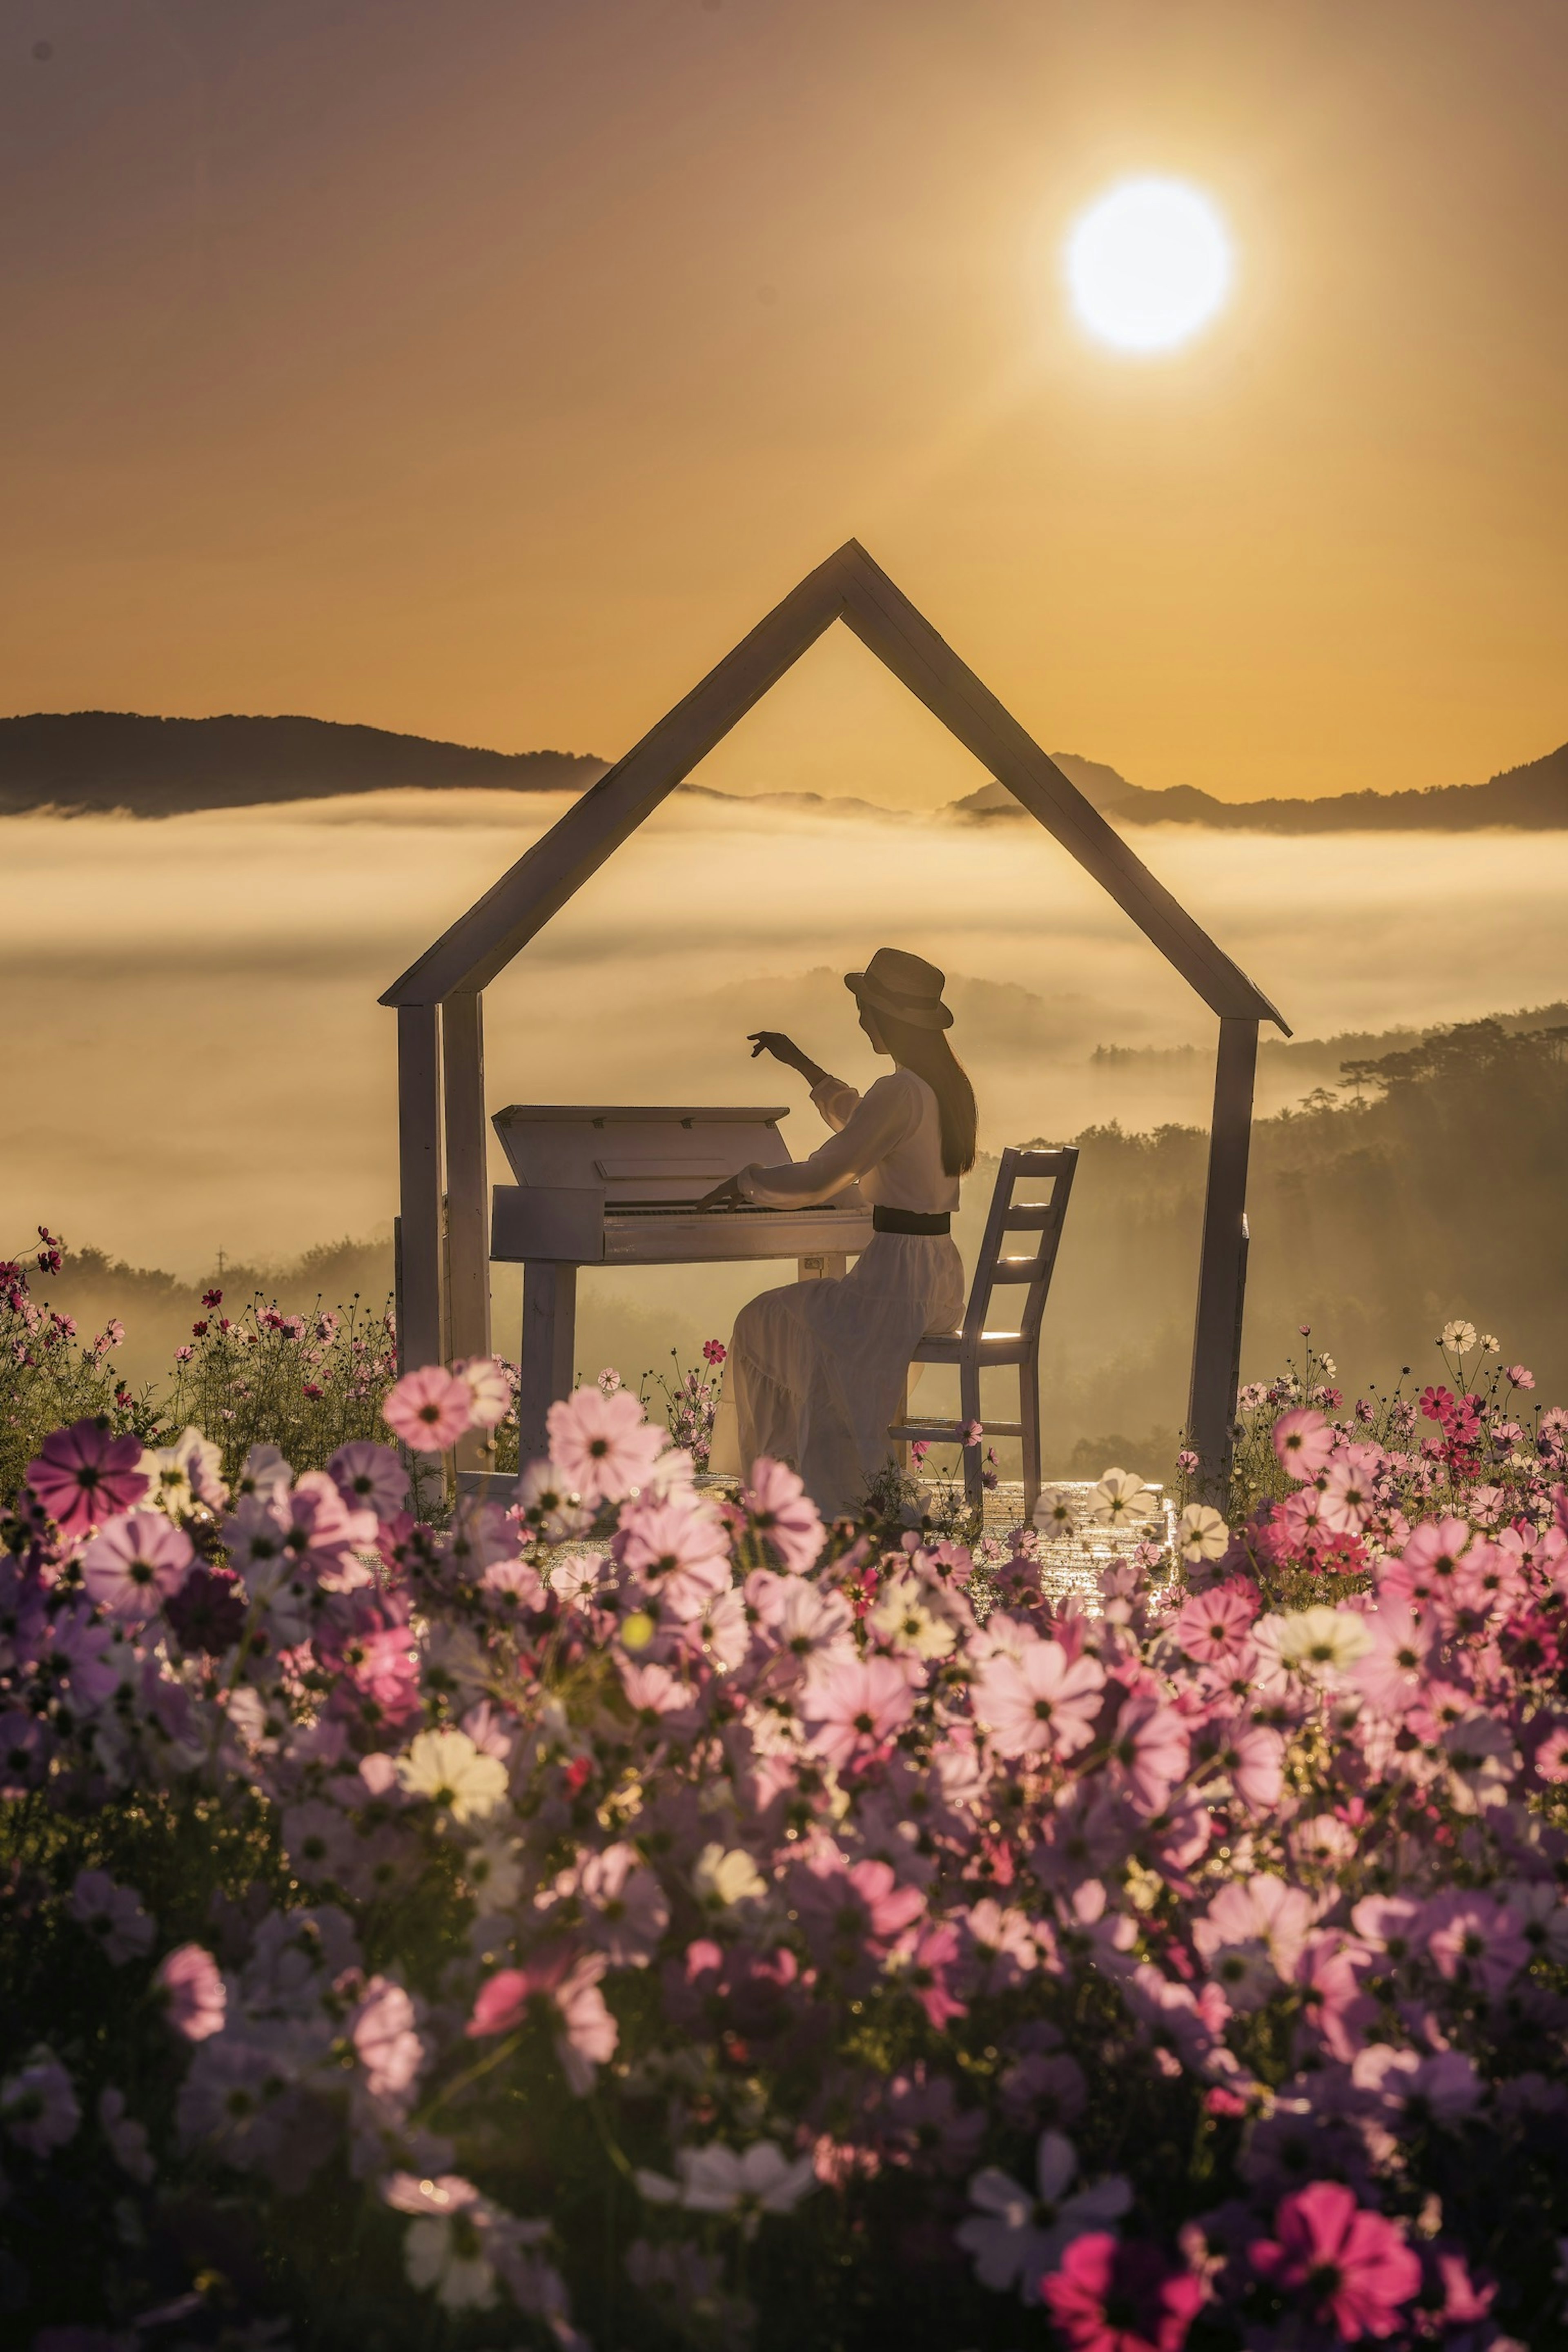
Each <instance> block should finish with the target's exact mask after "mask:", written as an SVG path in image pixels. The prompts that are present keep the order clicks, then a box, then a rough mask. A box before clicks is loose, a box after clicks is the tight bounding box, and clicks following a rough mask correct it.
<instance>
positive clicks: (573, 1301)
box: [517, 1257, 577, 1470]
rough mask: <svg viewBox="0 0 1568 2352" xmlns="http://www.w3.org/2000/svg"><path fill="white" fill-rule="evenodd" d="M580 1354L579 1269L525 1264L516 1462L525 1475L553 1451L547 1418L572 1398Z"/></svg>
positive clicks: (541, 1261) (555, 1263)
mask: <svg viewBox="0 0 1568 2352" xmlns="http://www.w3.org/2000/svg"><path fill="white" fill-rule="evenodd" d="M576 1352H577V1269H576V1267H575V1266H574V1265H567V1264H565V1263H563V1261H561V1260H559V1259H556V1258H538V1257H531V1258H527V1259H525V1260H524V1262H523V1268H522V1347H521V1353H520V1355H519V1358H518V1363H519V1367H520V1370H521V1375H522V1378H521V1385H520V1386H519V1389H518V1395H517V1458H518V1461H519V1462H520V1464H521V1466H522V1467H523V1468H524V1469H525V1470H526V1469H527V1467H528V1465H529V1464H530V1463H531V1462H534V1461H537V1460H538V1458H539V1456H540V1455H541V1454H548V1453H549V1451H550V1440H549V1433H548V1431H547V1429H546V1426H545V1423H546V1418H547V1416H548V1414H549V1412H550V1408H551V1406H552V1404H553V1403H554V1402H555V1400H556V1398H557V1397H563V1396H570V1395H571V1393H572V1381H573V1376H574V1369H575V1367H574V1358H575V1355H576Z"/></svg>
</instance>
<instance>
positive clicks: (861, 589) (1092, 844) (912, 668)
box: [844, 541, 1289, 1036]
mask: <svg viewBox="0 0 1568 2352" xmlns="http://www.w3.org/2000/svg"><path fill="white" fill-rule="evenodd" d="M844 552H845V572H846V578H847V583H848V593H847V602H846V604H845V608H844V619H845V623H846V625H847V627H849V628H851V629H853V631H854V632H855V635H857V636H858V638H859V639H860V641H861V643H862V644H863V645H864V646H867V647H868V650H869V651H870V652H872V653H874V654H875V655H876V656H877V657H878V659H879V661H881V662H882V663H884V664H885V665H886V667H888V668H889V669H890V670H891V671H892V673H893V676H894V677H896V678H898V679H899V680H900V683H901V684H902V685H904V686H906V687H908V688H909V689H910V693H911V694H912V695H914V696H915V697H916V698H917V700H919V701H921V702H923V703H924V704H925V706H926V709H928V710H929V711H930V712H931V715H932V717H933V718H936V719H940V720H941V721H942V725H943V726H944V727H945V728H946V729H947V730H948V732H949V734H950V735H952V736H955V737H956V738H957V740H958V741H959V742H961V743H962V744H963V746H964V748H965V750H966V751H972V752H973V754H974V757H975V758H976V759H977V760H978V761H980V763H981V765H982V766H983V767H984V769H985V770H986V772H987V773H988V774H990V775H993V776H994V777H995V778H996V780H997V782H999V783H1003V784H1005V785H1006V787H1007V789H1008V791H1009V792H1011V793H1013V794H1014V795H1015V797H1016V799H1017V800H1018V801H1019V802H1020V803H1022V804H1023V806H1024V807H1025V808H1026V809H1027V810H1028V812H1029V814H1030V815H1031V816H1033V817H1035V818H1037V820H1038V822H1039V823H1040V824H1043V825H1044V826H1045V828H1046V830H1047V833H1050V834H1053V835H1055V836H1056V838H1057V840H1058V841H1059V842H1060V843H1061V845H1062V846H1063V848H1064V849H1066V850H1067V851H1068V853H1069V854H1070V855H1071V856H1073V857H1075V858H1076V859H1077V860H1078V862H1079V865H1080V866H1082V867H1083V869H1084V871H1085V872H1086V873H1088V874H1091V875H1092V876H1093V877H1094V878H1095V880H1096V881H1097V882H1098V883H1099V884H1100V887H1101V888H1102V889H1103V890H1105V891H1107V892H1108V893H1109V894H1110V897H1111V898H1114V899H1115V901H1116V903H1117V905H1118V906H1119V907H1120V908H1121V909H1122V911H1123V912H1124V913H1125V914H1127V915H1129V916H1131V919H1132V920H1133V922H1135V923H1136V924H1137V926H1138V928H1139V929H1140V930H1141V931H1142V933H1143V934H1144V936H1145V938H1147V939H1148V940H1150V941H1151V942H1152V944H1153V946H1155V947H1156V948H1158V949H1159V950H1160V952H1161V954H1162V955H1163V957H1164V958H1165V960H1166V961H1167V962H1169V963H1171V964H1173V965H1174V967H1175V969H1176V970H1177V971H1179V972H1180V973H1181V974H1182V977H1183V978H1184V980H1185V981H1187V982H1189V984H1190V985H1191V986H1192V987H1193V988H1194V989H1196V991H1197V992H1198V994H1199V995H1200V996H1201V997H1202V998H1203V1000H1204V1002H1205V1004H1207V1005H1208V1006H1209V1007H1210V1008H1211V1010H1212V1011H1214V1012H1215V1013H1218V1014H1219V1015H1220V1016H1221V1018H1222V1019H1231V1018H1240V1019H1247V1020H1255V1021H1273V1022H1277V1023H1278V1024H1279V1027H1280V1028H1281V1029H1283V1030H1285V1034H1286V1035H1287V1036H1289V1028H1288V1027H1287V1025H1286V1023H1285V1022H1284V1020H1283V1019H1282V1018H1281V1016H1280V1014H1279V1013H1278V1012H1277V1011H1276V1010H1275V1008H1274V1006H1273V1005H1272V1004H1270V1003H1269V1002H1268V998H1267V997H1266V996H1265V995H1264V994H1263V992H1262V991H1261V990H1260V989H1258V987H1256V986H1255V985H1254V983H1253V982H1251V981H1250V980H1248V978H1247V974H1246V973H1245V972H1244V971H1242V970H1241V968H1240V966H1239V965H1238V964H1236V963H1234V962H1233V961H1231V959H1230V957H1229V956H1227V955H1226V952H1225V950H1224V949H1223V948H1220V947H1218V946H1216V945H1215V941H1214V940H1211V939H1210V938H1209V936H1208V934H1207V932H1206V931H1205V930H1204V929H1203V928H1202V927H1201V925H1199V924H1198V923H1196V922H1194V919H1193V918H1192V916H1191V915H1189V914H1188V912H1187V910H1186V908H1184V906H1183V905H1182V904H1181V903H1180V901H1179V900H1178V899H1176V898H1173V897H1172V895H1171V893H1170V892H1169V890H1167V889H1166V888H1165V886H1164V884H1163V882H1158V881H1156V880H1155V878H1154V877H1153V875H1152V874H1151V872H1150V871H1149V868H1148V867H1147V866H1145V865H1144V863H1143V861H1142V858H1141V857H1139V856H1137V854H1136V853H1135V852H1134V851H1133V850H1131V849H1130V848H1129V847H1128V845H1127V844H1126V842H1125V841H1123V840H1122V838H1121V835H1120V834H1119V833H1118V832H1117V831H1116V830H1115V828H1114V827H1113V826H1111V825H1110V824H1107V823H1106V820H1105V819H1104V817H1102V816H1101V815H1100V811H1099V810H1098V809H1097V808H1096V807H1095V806H1094V804H1093V803H1092V802H1090V801H1089V800H1088V799H1086V798H1085V796H1084V794H1083V793H1080V792H1079V789H1078V787H1077V785H1076V784H1074V783H1073V782H1071V780H1070V779H1069V778H1068V777H1067V776H1065V775H1064V774H1063V773H1062V772H1061V770H1060V769H1059V768H1058V766H1057V764H1056V761H1054V760H1053V759H1051V758H1050V756H1049V754H1048V753H1047V752H1045V751H1042V750H1041V749H1040V747H1039V745H1038V744H1037V742H1036V741H1035V740H1034V738H1033V736H1031V735H1030V734H1028V733H1027V731H1026V730H1025V729H1024V728H1022V727H1020V726H1019V724H1018V722H1017V720H1016V719H1015V718H1014V717H1013V716H1012V714H1011V712H1010V711H1008V710H1006V709H1004V707H1003V705H1002V704H1001V703H1000V702H998V701H997V699H996V697H995V696H994V694H993V693H992V692H991V691H990V689H989V688H987V687H985V686H983V685H982V683H981V681H980V679H979V678H978V677H976V676H975V675H974V672H973V670H972V669H971V668H969V667H968V666H967V664H966V663H964V662H963V661H961V660H960V658H959V656H957V654H955V653H954V652H953V650H952V646H950V645H948V644H947V643H946V641H945V640H944V639H943V638H942V637H940V636H939V635H937V633H936V631H935V630H934V629H933V628H932V627H931V623H930V622H929V621H927V620H926V619H925V618H924V617H923V616H922V615H921V614H920V613H918V612H917V611H916V610H915V607H914V606H913V605H912V604H910V600H909V598H908V597H907V596H906V595H905V594H904V593H903V592H902V590H901V589H900V588H898V587H897V586H896V585H895V584H894V583H893V582H892V581H891V580H889V577H888V575H887V573H886V572H884V571H882V570H881V568H880V567H879V565H878V564H876V563H874V562H872V560H871V558H870V557H869V556H868V554H867V552H866V551H865V549H864V548H863V547H861V546H860V545H858V542H856V541H851V542H850V545H849V547H848V549H847V550H846V551H844Z"/></svg>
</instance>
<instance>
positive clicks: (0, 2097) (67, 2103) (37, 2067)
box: [0, 2050, 81, 2156]
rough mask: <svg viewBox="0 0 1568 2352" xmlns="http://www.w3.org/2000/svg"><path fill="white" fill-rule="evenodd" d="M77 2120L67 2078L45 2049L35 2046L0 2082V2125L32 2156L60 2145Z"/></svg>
mask: <svg viewBox="0 0 1568 2352" xmlns="http://www.w3.org/2000/svg"><path fill="white" fill-rule="evenodd" d="M80 2121H81V2109H80V2107H79V2105H77V2096H76V2093H75V2092H74V2091H73V2090H72V2088H71V2078H70V2076H69V2075H68V2074H67V2073H66V2070H65V2068H64V2067H63V2066H62V2065H61V2064H60V2062H59V2060H58V2058H55V2057H52V2056H51V2055H50V2053H48V2051H47V2050H35V2051H34V2053H33V2055H32V2056H31V2057H30V2058H29V2059H28V2060H27V2062H26V2064H25V2065H23V2066H20V2067H18V2068H17V2070H16V2074H7V2075H6V2077H5V2081H4V2082H3V2083H0V2126H4V2128H5V2131H6V2132H8V2133H9V2135H10V2137H12V2138H13V2139H14V2140H15V2141H16V2145H17V2147H25V2148H27V2149H29V2150H30V2151H31V2153H32V2154H33V2155H34V2156H47V2155H48V2154H49V2152H50V2150H51V2149H53V2148H57V2147H64V2146H65V2144H66V2142H67V2140H68V2139H70V2138H72V2137H74V2136H75V2133H76V2127H77V2126H78V2124H79V2123H80Z"/></svg>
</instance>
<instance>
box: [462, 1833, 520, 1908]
mask: <svg viewBox="0 0 1568 2352" xmlns="http://www.w3.org/2000/svg"><path fill="white" fill-rule="evenodd" d="M521 1850H522V1841H521V1838H509V1837H496V1836H495V1835H493V1834H492V1835H490V1836H489V1837H482V1838H480V1839H479V1843H478V1844H477V1845H471V1846H470V1847H469V1848H468V1853H467V1854H466V1855H465V1856H464V1859H463V1876H464V1878H465V1879H466V1880H467V1881H468V1885H469V1886H470V1887H472V1889H473V1891H474V1893H475V1895H477V1896H478V1897H479V1908H480V1910H481V1911H487V1912H496V1911H510V1909H511V1908H512V1906H513V1905H514V1904H515V1903H516V1901H517V1899H518V1896H519V1895H521V1893H522V1876H523V1873H522V1864H521V1862H520V1860H519V1859H518V1857H519V1854H520V1853H521Z"/></svg>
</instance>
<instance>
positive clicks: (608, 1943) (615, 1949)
mask: <svg viewBox="0 0 1568 2352" xmlns="http://www.w3.org/2000/svg"><path fill="white" fill-rule="evenodd" d="M576 1892H577V1895H578V1899H579V1901H580V1902H581V1903H582V1906H583V1924H584V1927H586V1928H587V1931H588V1933H589V1935H590V1936H592V1937H593V1938H594V1941H595V1943H596V1944H597V1945H599V1946H600V1947H601V1948H602V1949H603V1951H604V1953H605V1958H606V1959H608V1960H609V1961H610V1963H611V1964H612V1966H614V1967H616V1968H636V1969H641V1968H646V1967H647V1963H648V1958H649V1955H650V1954H651V1953H652V1951H653V1948H654V1946H655V1945H656V1944H657V1943H658V1939H659V1937H661V1936H662V1935H663V1933H664V1931H665V1929H666V1928H667V1927H668V1925H669V1904H668V1900H667V1898H666V1895H665V1892H664V1889H663V1887H662V1886H661V1885H659V1883H658V1879H657V1878H656V1877H655V1876H654V1874H653V1872H652V1871H651V1870H649V1869H648V1867H647V1864H646V1863H645V1862H644V1861H643V1860H642V1858H641V1856H640V1855H639V1854H638V1853H637V1848H636V1847H635V1846H630V1845H625V1844H621V1845H608V1846H606V1847H605V1850H604V1852H603V1853H591V1854H589V1855H588V1857H587V1859H586V1861H585V1862H584V1864H583V1867H582V1869H581V1870H580V1871H579V1872H578V1873H577V1886H576Z"/></svg>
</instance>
